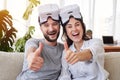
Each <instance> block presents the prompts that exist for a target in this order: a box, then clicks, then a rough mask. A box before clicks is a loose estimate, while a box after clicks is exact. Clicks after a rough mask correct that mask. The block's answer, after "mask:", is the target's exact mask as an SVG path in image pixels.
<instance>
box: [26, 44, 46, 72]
mask: <svg viewBox="0 0 120 80" xmlns="http://www.w3.org/2000/svg"><path fill="white" fill-rule="evenodd" d="M42 49H43V44H42V43H39V47H38V48H37V49H36V50H35V51H34V52H32V53H29V54H28V56H27V61H28V67H29V69H31V70H33V71H38V70H39V69H40V68H41V67H42V65H43V63H44V60H43V58H42V57H41V56H40V55H41V52H42Z"/></svg>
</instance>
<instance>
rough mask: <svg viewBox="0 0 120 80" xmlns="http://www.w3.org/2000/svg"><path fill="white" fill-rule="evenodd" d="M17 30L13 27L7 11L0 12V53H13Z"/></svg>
mask: <svg viewBox="0 0 120 80" xmlns="http://www.w3.org/2000/svg"><path fill="white" fill-rule="evenodd" d="M16 33H17V30H16V29H15V28H14V27H13V22H12V16H11V15H10V14H9V11H7V10H1V11H0V51H6V52H10V51H13V48H12V46H13V43H14V41H15V38H16Z"/></svg>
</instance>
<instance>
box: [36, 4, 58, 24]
mask: <svg viewBox="0 0 120 80" xmlns="http://www.w3.org/2000/svg"><path fill="white" fill-rule="evenodd" d="M38 11H39V18H40V23H43V22H46V21H47V19H48V17H51V18H52V19H54V20H59V12H60V10H59V8H58V6H57V5H56V4H46V5H42V6H39V8H38Z"/></svg>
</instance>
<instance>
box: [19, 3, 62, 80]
mask: <svg viewBox="0 0 120 80" xmlns="http://www.w3.org/2000/svg"><path fill="white" fill-rule="evenodd" d="M38 21H39V24H40V29H41V31H42V33H43V35H44V38H45V39H30V40H28V41H27V42H26V45H25V56H24V63H23V69H22V72H21V73H20V74H19V76H18V77H17V80H57V78H58V76H59V74H60V70H61V55H62V51H63V45H62V44H60V43H57V39H58V36H59V32H60V19H59V8H58V6H57V5H55V4H46V5H42V6H40V7H39V17H38Z"/></svg>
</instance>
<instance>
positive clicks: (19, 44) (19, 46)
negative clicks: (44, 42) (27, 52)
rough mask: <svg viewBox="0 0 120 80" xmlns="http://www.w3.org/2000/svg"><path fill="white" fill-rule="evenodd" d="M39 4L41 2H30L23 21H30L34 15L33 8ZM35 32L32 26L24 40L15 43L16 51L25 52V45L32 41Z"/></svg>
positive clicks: (30, 0)
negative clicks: (32, 14)
mask: <svg viewBox="0 0 120 80" xmlns="http://www.w3.org/2000/svg"><path fill="white" fill-rule="evenodd" d="M39 4H40V1H39V0H29V5H28V7H27V8H26V10H25V12H24V14H23V19H24V20H28V19H29V16H30V15H31V13H32V10H33V8H34V7H36V6H37V5H39ZM34 31H35V27H34V26H30V27H29V29H28V31H27V32H26V34H25V35H24V36H23V37H22V38H19V39H18V40H17V42H16V43H15V51H17V52H24V48H25V43H26V41H27V40H28V39H30V38H31V37H32V35H33V33H34Z"/></svg>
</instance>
